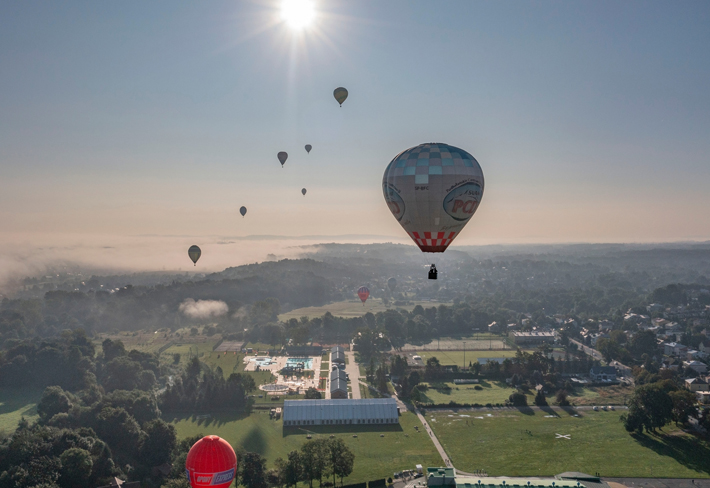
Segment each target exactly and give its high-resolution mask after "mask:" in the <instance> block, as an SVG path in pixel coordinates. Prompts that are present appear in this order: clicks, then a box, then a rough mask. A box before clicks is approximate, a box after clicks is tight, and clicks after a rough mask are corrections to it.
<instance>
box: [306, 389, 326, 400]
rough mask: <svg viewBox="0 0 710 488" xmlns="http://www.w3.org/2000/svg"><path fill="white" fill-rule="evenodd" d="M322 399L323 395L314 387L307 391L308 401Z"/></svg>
mask: <svg viewBox="0 0 710 488" xmlns="http://www.w3.org/2000/svg"><path fill="white" fill-rule="evenodd" d="M321 398H322V395H321V394H320V392H319V391H318V390H316V389H315V388H313V387H312V386H311V387H310V388H308V389H307V390H306V399H308V400H320V399H321Z"/></svg>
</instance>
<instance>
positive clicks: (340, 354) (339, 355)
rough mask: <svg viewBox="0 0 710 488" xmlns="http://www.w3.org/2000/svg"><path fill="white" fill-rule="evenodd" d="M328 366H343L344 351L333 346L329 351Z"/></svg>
mask: <svg viewBox="0 0 710 488" xmlns="http://www.w3.org/2000/svg"><path fill="white" fill-rule="evenodd" d="M330 364H345V349H343V348H342V347H340V346H335V347H334V348H333V349H331V350H330Z"/></svg>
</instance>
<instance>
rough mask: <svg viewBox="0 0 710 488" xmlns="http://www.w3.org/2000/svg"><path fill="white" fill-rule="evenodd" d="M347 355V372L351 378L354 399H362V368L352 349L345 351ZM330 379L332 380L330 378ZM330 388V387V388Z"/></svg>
mask: <svg viewBox="0 0 710 488" xmlns="http://www.w3.org/2000/svg"><path fill="white" fill-rule="evenodd" d="M345 357H347V358H348V363H347V364H346V365H345V372H346V373H347V374H348V377H349V378H350V389H351V390H352V393H351V397H350V398H352V399H354V400H359V399H360V385H359V380H360V368H358V366H357V363H356V362H355V353H354V352H350V351H345ZM328 381H330V380H328ZM329 389H330V388H329Z"/></svg>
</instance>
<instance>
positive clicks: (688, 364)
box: [683, 361, 708, 374]
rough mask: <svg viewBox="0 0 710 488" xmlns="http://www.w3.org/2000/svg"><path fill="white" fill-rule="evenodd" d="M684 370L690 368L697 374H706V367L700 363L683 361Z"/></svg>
mask: <svg viewBox="0 0 710 488" xmlns="http://www.w3.org/2000/svg"><path fill="white" fill-rule="evenodd" d="M683 367H684V368H690V369H692V370H693V371H695V372H696V373H698V374H705V373H707V372H708V366H707V364H705V363H701V362H700V361H683Z"/></svg>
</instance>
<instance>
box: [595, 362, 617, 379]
mask: <svg viewBox="0 0 710 488" xmlns="http://www.w3.org/2000/svg"><path fill="white" fill-rule="evenodd" d="M589 376H591V377H592V379H593V380H594V381H616V368H615V367H613V366H595V367H593V368H592V369H591V370H589Z"/></svg>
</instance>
